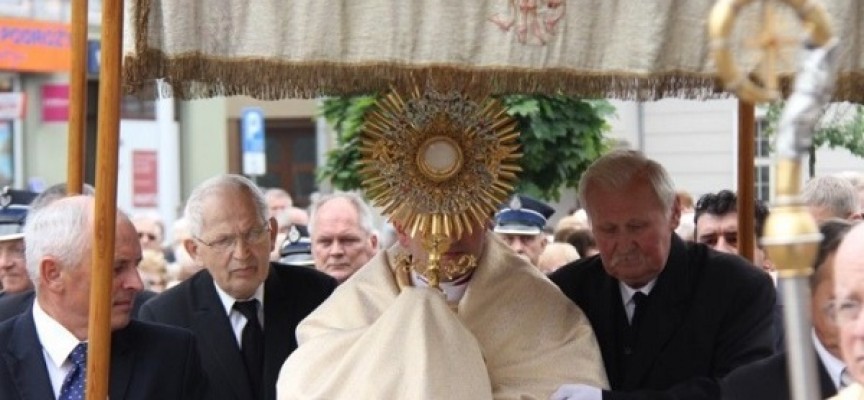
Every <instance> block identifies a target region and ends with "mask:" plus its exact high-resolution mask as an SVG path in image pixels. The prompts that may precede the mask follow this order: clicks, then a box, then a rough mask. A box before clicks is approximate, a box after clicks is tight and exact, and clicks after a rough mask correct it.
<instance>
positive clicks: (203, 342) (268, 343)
mask: <svg viewBox="0 0 864 400" xmlns="http://www.w3.org/2000/svg"><path fill="white" fill-rule="evenodd" d="M185 218H186V219H187V220H188V221H189V229H190V232H191V236H192V238H191V239H188V240H186V241H185V242H184V246H185V248H186V250H187V251H188V252H189V254H190V255H191V256H192V258H193V259H194V260H195V262H196V263H198V264H199V265H202V266H204V267H205V269H204V270H202V271H199V272H198V273H197V274H195V275H194V276H192V277H191V278H189V279H188V280H186V281H184V282H182V283H180V284H179V285H177V286H175V287H173V288H171V289H169V290H167V291H165V292H163V293H162V294H160V295H159V296H157V297H155V298H154V299H153V300H151V301H149V302H147V303H146V304H144V306H143V307H142V308H141V312H140V315H139V317H140V318H141V319H142V320H145V321H155V322H160V323H164V324H168V325H175V326H180V327H184V328H188V329H190V330H192V331H193V332H194V333H195V334H196V336H197V337H198V345H199V346H200V347H199V349H200V352H201V355H202V361H203V363H204V369H205V371H206V373H207V376H208V378H209V380H210V382H211V389H212V392H211V393H210V394H209V395H208V398H209V399H240V400H245V399H274V398H275V397H276V389H275V387H276V386H275V385H276V378H277V377H278V375H279V370H280V368H281V367H282V363H283V362H284V361H285V359H286V358H287V357H288V355H289V354H291V352H292V351H294V349H295V348H296V347H297V342H296V338H295V335H294V330H295V329H296V327H297V324H298V323H299V322H300V320H302V319H303V318H304V317H306V315H307V314H309V313H310V312H311V311H312V310H314V309H315V308H316V307H317V306H318V305H319V304H320V303H321V302H322V301H324V299H326V298H327V296H329V295H330V293H331V292H332V291H333V290H334V289H335V287H336V281H335V280H333V279H332V278H330V277H329V276H327V275H325V274H323V273H321V272H318V271H315V270H312V269H307V268H294V267H284V266H283V267H277V266H272V265H270V263H269V256H270V252H271V251H272V250H273V246H274V245H275V240H276V234H277V231H278V229H277V226H276V220H275V219H273V218H268V217H267V206H266V203H265V201H264V197H263V195H262V194H261V191H260V189H259V188H258V187H257V186H255V184H254V183H253V182H252V181H250V180H249V179H247V178H245V177H243V176H240V175H220V176H217V177H214V178H211V179H208V180H207V181H205V182H204V183H202V184H201V185H199V186H198V187H197V188H196V189H195V190H194V191H193V192H192V194H191V195H190V197H189V199H188V201H187V204H186V210H185ZM242 307H249V308H251V311H250V310H248V309H245V308H242ZM261 325H263V327H262V326H261Z"/></svg>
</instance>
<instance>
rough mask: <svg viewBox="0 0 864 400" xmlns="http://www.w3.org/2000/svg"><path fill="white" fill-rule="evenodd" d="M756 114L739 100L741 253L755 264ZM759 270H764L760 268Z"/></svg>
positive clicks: (750, 106)
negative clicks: (754, 185)
mask: <svg viewBox="0 0 864 400" xmlns="http://www.w3.org/2000/svg"><path fill="white" fill-rule="evenodd" d="M755 129H756V111H755V107H754V106H753V104H752V103H747V102H745V101H742V100H738V251H739V252H740V254H741V256H742V257H744V258H746V259H748V260H750V262H753V260H754V259H755V255H756V253H755V249H756V245H755V243H754V235H753V232H755V229H756V228H755V225H756V224H755V221H756V195H755V189H754V188H753V180H754V177H755V170H756V168H755V166H754V162H753V160H754V159H755V156H756V149H755V148H756V144H755V140H754V130H755ZM757 267H760V268H761V267H762V266H761V265H757Z"/></svg>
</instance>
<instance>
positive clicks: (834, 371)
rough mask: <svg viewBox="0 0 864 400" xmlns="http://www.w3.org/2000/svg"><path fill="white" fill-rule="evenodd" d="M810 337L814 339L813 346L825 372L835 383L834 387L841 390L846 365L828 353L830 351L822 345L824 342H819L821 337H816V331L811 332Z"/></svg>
mask: <svg viewBox="0 0 864 400" xmlns="http://www.w3.org/2000/svg"><path fill="white" fill-rule="evenodd" d="M810 336H811V337H812V339H813V346H815V347H816V354H817V355H818V356H819V361H821V362H822V365H824V366H825V370H826V371H828V376H830V377H831V382H834V387H836V388H837V389H840V374H841V373H843V369H844V368H846V364H844V363H843V361H842V360H840V359H838V358H837V357H834V355H832V354H831V353H829V352H828V349H826V348H825V346H823V345H822V342H820V341H819V337H817V336H816V330H815V329H811V330H810Z"/></svg>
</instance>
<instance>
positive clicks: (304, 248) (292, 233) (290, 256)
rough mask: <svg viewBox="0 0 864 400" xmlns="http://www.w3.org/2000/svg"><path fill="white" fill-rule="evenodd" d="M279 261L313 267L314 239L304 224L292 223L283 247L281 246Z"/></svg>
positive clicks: (297, 265)
mask: <svg viewBox="0 0 864 400" xmlns="http://www.w3.org/2000/svg"><path fill="white" fill-rule="evenodd" d="M279 263H280V264H284V265H289V266H293V267H312V266H314V265H315V261H314V260H313V259H312V240H311V239H310V238H309V230H308V229H306V227H305V226H303V225H291V228H290V229H289V230H288V235H287V236H286V237H285V241H284V242H282V247H281V248H279Z"/></svg>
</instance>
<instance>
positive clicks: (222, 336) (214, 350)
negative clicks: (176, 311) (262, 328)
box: [191, 274, 267, 399]
mask: <svg viewBox="0 0 864 400" xmlns="http://www.w3.org/2000/svg"><path fill="white" fill-rule="evenodd" d="M213 285H214V283H213V277H211V276H210V274H203V275H202V276H201V279H199V280H197V281H195V282H193V286H194V289H193V292H194V293H195V295H196V296H197V297H198V299H197V300H198V301H197V304H198V305H199V306H198V309H197V310H195V317H194V320H193V322H192V325H191V328H192V331H194V332H198V333H199V334H198V335H196V336H197V339H198V341H199V342H200V343H201V349H202V353H205V352H206V353H208V354H210V356H207V355H206V354H202V358H212V359H214V360H215V361H216V365H217V367H218V370H219V371H220V372H221V374H220V376H219V377H217V378H216V379H219V380H220V381H224V382H228V383H229V386H231V388H232V389H233V390H234V393H235V397H236V398H240V399H251V398H253V397H254V396H253V393H252V390H251V384H250V383H249V378H248V377H247V376H246V368H245V366H244V364H243V357H242V355H241V354H240V347H239V346H238V345H237V339H236V338H235V336H234V331H233V330H232V329H231V322H230V321H228V316H227V315H226V314H225V308H224V307H223V306H222V302H221V300H219V295H218V294H216V288H215V287H214V286H213ZM264 323H265V324H267V320H266V319H265V322H264Z"/></svg>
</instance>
